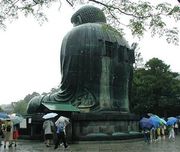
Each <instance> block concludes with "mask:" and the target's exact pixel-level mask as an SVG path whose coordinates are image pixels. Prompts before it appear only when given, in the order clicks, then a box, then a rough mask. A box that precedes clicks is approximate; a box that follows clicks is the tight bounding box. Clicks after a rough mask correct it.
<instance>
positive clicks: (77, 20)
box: [73, 15, 82, 26]
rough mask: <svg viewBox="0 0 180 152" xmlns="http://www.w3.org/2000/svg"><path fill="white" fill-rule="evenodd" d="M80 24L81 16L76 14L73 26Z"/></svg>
mask: <svg viewBox="0 0 180 152" xmlns="http://www.w3.org/2000/svg"><path fill="white" fill-rule="evenodd" d="M80 24H82V19H81V16H80V15H78V16H77V17H76V19H75V21H74V22H73V26H78V25H80Z"/></svg>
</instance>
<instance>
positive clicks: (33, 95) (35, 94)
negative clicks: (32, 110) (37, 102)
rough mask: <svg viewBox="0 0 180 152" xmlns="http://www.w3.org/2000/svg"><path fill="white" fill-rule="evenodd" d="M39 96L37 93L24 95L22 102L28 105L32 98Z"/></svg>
mask: <svg viewBox="0 0 180 152" xmlns="http://www.w3.org/2000/svg"><path fill="white" fill-rule="evenodd" d="M39 95H40V94H39V93H37V92H33V93H32V94H28V95H26V96H25V98H24V101H25V102H27V103H28V102H29V101H30V100H31V99H32V98H33V97H35V96H39Z"/></svg>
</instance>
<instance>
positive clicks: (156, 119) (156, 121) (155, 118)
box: [149, 115, 161, 128]
mask: <svg viewBox="0 0 180 152" xmlns="http://www.w3.org/2000/svg"><path fill="white" fill-rule="evenodd" d="M149 119H150V120H151V121H152V124H153V126H154V127H155V128H158V127H159V126H160V122H161V120H160V118H159V117H158V116H157V115H153V116H151V117H150V118H149Z"/></svg>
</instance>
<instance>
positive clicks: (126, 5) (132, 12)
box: [0, 0, 180, 44]
mask: <svg viewBox="0 0 180 152" xmlns="http://www.w3.org/2000/svg"><path fill="white" fill-rule="evenodd" d="M55 2H57V0H28V1H19V0H17V1H13V0H1V2H0V28H6V23H7V21H8V20H10V21H12V20H14V19H18V17H19V16H20V14H24V15H25V16H28V15H32V16H34V17H35V19H36V20H37V21H38V22H39V23H40V24H42V23H43V22H45V21H47V20H48V19H47V17H46V9H45V8H49V7H50V6H51V5H52V3H55ZM63 2H64V1H63V0H59V1H58V3H56V4H57V5H59V6H61V3H63ZM66 2H67V3H68V4H70V6H72V7H75V6H76V5H79V4H92V5H98V6H99V7H100V8H102V10H103V11H104V13H105V14H106V16H107V21H108V23H109V24H110V25H111V26H113V27H114V28H115V29H117V30H118V31H119V32H120V33H121V35H123V34H124V33H123V32H124V31H125V29H130V30H131V32H132V35H134V36H137V37H139V38H141V37H142V36H143V35H144V33H145V32H146V31H147V30H148V31H149V30H151V33H152V36H154V35H158V36H160V37H162V36H164V37H165V39H166V40H167V42H168V43H174V44H178V42H179V36H178V32H179V31H178V30H177V27H176V26H174V27H170V28H169V27H168V26H167V25H166V23H167V22H171V21H172V22H174V21H176V22H177V21H178V22H179V20H180V7H179V6H178V5H175V6H172V5H171V4H169V3H159V4H157V5H156V6H155V5H153V4H151V1H150V0H149V2H147V1H145V0H139V1H137V2H135V1H131V0H125V1H119V0H110V1H104V0H66Z"/></svg>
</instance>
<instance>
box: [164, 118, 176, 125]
mask: <svg viewBox="0 0 180 152" xmlns="http://www.w3.org/2000/svg"><path fill="white" fill-rule="evenodd" d="M176 122H177V118H175V117H169V118H168V121H167V123H166V124H167V125H168V126H171V125H174V123H176Z"/></svg>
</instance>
